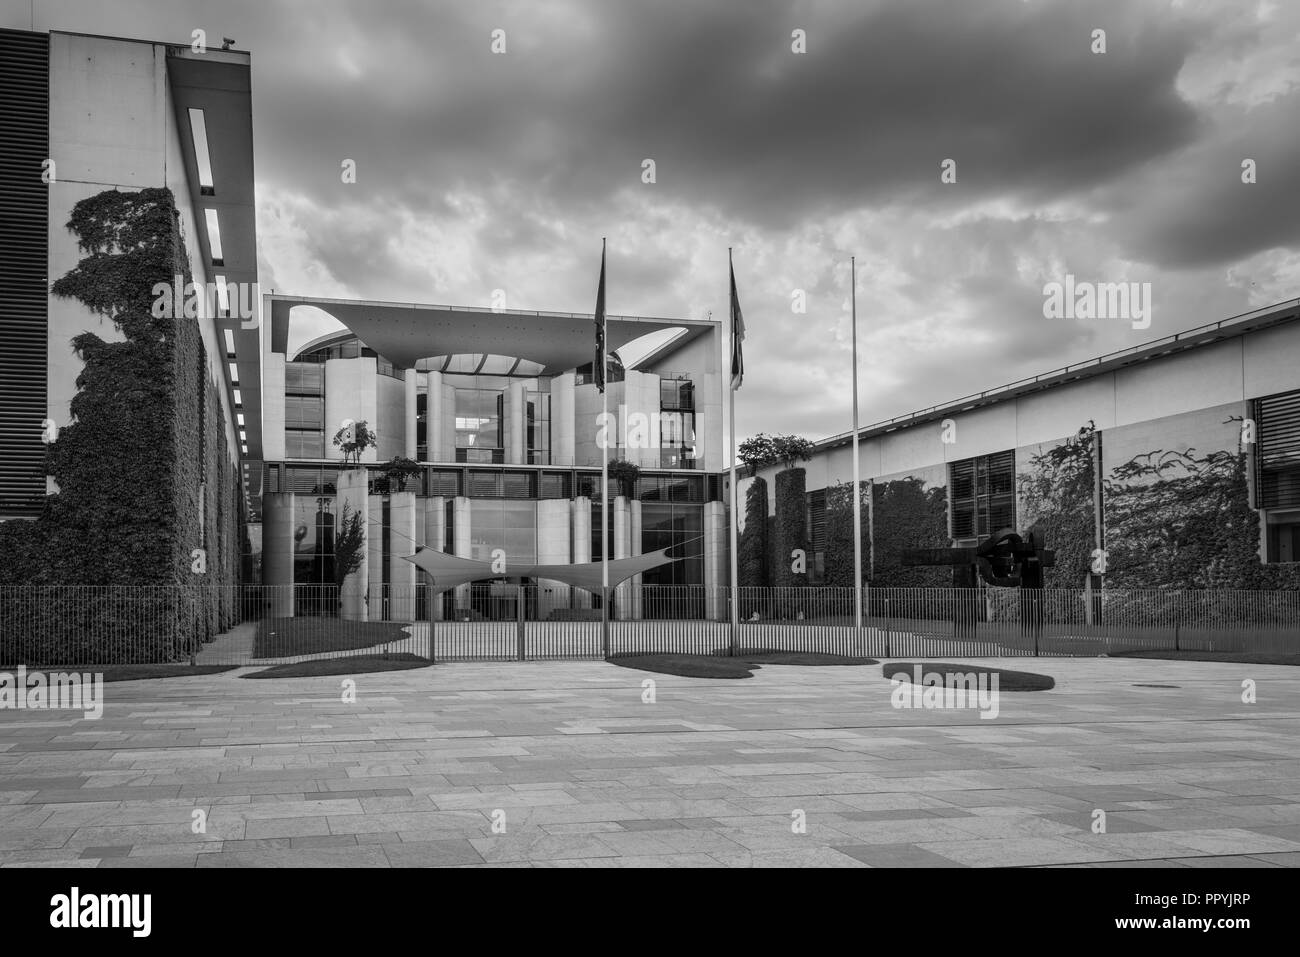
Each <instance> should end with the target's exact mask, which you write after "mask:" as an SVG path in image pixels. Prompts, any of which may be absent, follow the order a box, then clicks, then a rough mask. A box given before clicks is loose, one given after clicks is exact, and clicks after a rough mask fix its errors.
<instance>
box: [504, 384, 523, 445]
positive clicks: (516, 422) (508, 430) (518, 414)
mask: <svg viewBox="0 0 1300 957" xmlns="http://www.w3.org/2000/svg"><path fill="white" fill-rule="evenodd" d="M502 404H503V405H504V406H505V419H506V421H505V422H504V423H502V427H503V429H504V431H505V437H504V441H503V443H502V444H503V445H505V447H506V462H507V463H509V464H510V465H523V464H524V460H525V456H524V437H525V436H526V435H527V429H526V428H525V426H526V425H527V420H528V393H527V392H526V391H525V390H524V384H523V383H522V382H512V383H510V386H509V388H508V389H506V399H505V402H504V403H502Z"/></svg>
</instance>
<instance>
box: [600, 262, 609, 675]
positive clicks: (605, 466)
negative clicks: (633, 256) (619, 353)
mask: <svg viewBox="0 0 1300 957" xmlns="http://www.w3.org/2000/svg"><path fill="white" fill-rule="evenodd" d="M600 273H601V279H602V280H604V279H605V237H604V236H602V237H600ZM606 288H607V287H606ZM607 315H609V305H608V304H605V314H604V315H602V316H601V317H600V318H601V336H600V342H601V349H600V365H601V368H600V378H601V381H602V382H603V383H604V388H602V389H601V390H600V425H601V428H604V429H606V430H607V431H606V432H605V441H604V442H601V443H600V646H601V650H602V651H603V652H604V656H605V657H606V658H608V657H609V432H608V426H609V382H608V381H607V376H608V374H609V360H608V359H607V358H606V356H607V355H608V354H609V339H608V338H606V333H607V332H608V331H609V330H608V326H609V321H608V320H607V319H606V318H605V316H607ZM597 431H598V432H599V430H597Z"/></svg>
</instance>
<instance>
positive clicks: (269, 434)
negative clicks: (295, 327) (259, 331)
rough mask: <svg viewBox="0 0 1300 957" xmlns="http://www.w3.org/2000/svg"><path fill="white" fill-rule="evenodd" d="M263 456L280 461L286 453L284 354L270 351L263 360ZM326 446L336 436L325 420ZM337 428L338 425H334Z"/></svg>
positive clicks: (273, 460) (267, 459) (270, 460)
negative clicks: (330, 430) (329, 429)
mask: <svg viewBox="0 0 1300 957" xmlns="http://www.w3.org/2000/svg"><path fill="white" fill-rule="evenodd" d="M262 370H263V371H262V458H264V459H265V460H266V461H268V462H279V461H281V460H282V459H284V458H285V454H284V354H283V353H279V352H268V353H267V354H266V355H265V356H264V357H263V360H262ZM325 425H326V428H327V432H326V435H325V442H326V447H327V448H328V447H329V444H328V443H329V441H330V440H331V439H332V438H334V433H333V432H329V431H328V426H329V421H328V420H326V422H325ZM334 428H335V429H336V430H337V429H338V426H335V427H334Z"/></svg>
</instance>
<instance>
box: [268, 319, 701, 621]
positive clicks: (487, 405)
mask: <svg viewBox="0 0 1300 957" xmlns="http://www.w3.org/2000/svg"><path fill="white" fill-rule="evenodd" d="M366 356H374V357H375V358H376V360H377V362H378V365H379V372H380V373H381V374H385V375H390V376H393V377H395V378H402V375H401V373H400V372H398V371H395V370H394V369H393V367H392V365H391V364H390V363H388V362H387V360H385V359H384V358H383V357H382V356H376V355H375V353H374V352H373V351H372V350H370V349H368V348H367V347H366V346H365V345H364V344H362V343H361V342H359V341H358V340H356V339H351V340H343V341H339V342H334V343H331V344H328V345H325V346H322V347H319V348H315V349H313V350H312V351H311V352H310V353H308V354H304V355H301V356H300V357H298V358H297V359H296V360H295V361H293V362H286V363H285V388H284V430H285V457H286V459H287V460H289V461H286V462H281V463H275V462H272V463H266V464H265V467H264V468H259V474H260V475H261V477H262V483H261V484H262V485H263V486H264V490H265V492H267V493H268V494H274V493H293V494H294V495H295V502H294V507H293V523H294V544H293V555H294V570H293V571H294V582H295V583H296V584H298V585H302V586H309V587H304V588H303V589H301V590H300V591H299V593H298V599H297V602H298V613H300V614H312V613H325V614H332V613H335V611H334V610H336V608H337V595H336V594H334V593H333V592H332V591H330V589H333V588H334V578H335V575H334V571H335V570H334V560H335V557H334V537H335V522H336V520H337V515H336V513H337V509H338V503H337V499H336V494H337V483H338V474H339V467H340V465H341V463H340V462H338V461H337V459H338V458H339V456H338V452H337V450H336V449H334V448H333V447H332V446H331V444H330V443H331V440H332V437H333V436H332V433H331V430H330V429H329V428H327V423H326V422H325V387H326V382H325V366H324V363H325V362H326V361H327V360H328V359H351V358H360V357H366ZM418 368H419V369H422V370H425V371H426V372H427V371H428V370H432V369H437V370H439V371H440V372H441V374H442V377H441V385H442V386H443V388H444V389H445V390H446V391H445V392H444V393H442V394H441V395H439V396H438V397H437V400H436V401H433V402H431V401H430V395H429V392H428V387H427V381H426V380H427V378H428V376H427V375H421V376H420V377H419V388H418V389H417V392H416V397H415V401H416V410H415V411H416V429H415V433H416V436H415V438H416V450H417V451H416V454H417V459H418V461H420V462H423V463H428V462H431V461H432V456H436V455H437V450H434V449H432V448H431V442H432V437H433V431H434V429H433V428H432V427H431V416H432V413H433V410H434V409H435V408H437V409H442V406H443V403H442V401H441V400H442V398H443V396H444V395H445V396H447V397H448V398H450V399H451V401H452V402H453V403H454V404H453V408H452V409H449V410H442V411H441V413H440V414H442V415H445V416H446V418H445V419H443V421H444V422H446V423H447V426H449V427H450V428H451V429H452V434H450V435H446V434H444V436H443V441H444V442H445V443H446V444H445V446H444V448H447V449H454V454H455V459H454V462H455V463H456V464H454V465H453V464H450V463H444V464H442V465H441V466H439V467H433V466H428V465H426V466H425V467H424V468H423V469H422V473H421V476H420V477H419V479H417V480H416V481H414V482H412V483H410V484H408V486H407V489H408V490H411V491H415V492H416V493H417V495H418V496H419V497H420V500H421V504H420V509H421V511H420V517H419V518H418V519H417V521H419V522H423V521H424V520H425V519H424V517H423V516H424V513H423V507H424V505H423V502H424V500H425V499H426V498H427V497H432V496H442V497H444V498H445V499H447V503H446V516H445V518H446V521H445V523H444V527H445V530H446V531H445V534H446V537H445V540H444V541H443V542H442V543H429V544H431V545H433V544H441V545H442V547H443V548H444V549H445V550H447V551H449V552H450V551H452V550H453V547H454V545H453V543H454V541H455V516H456V509H455V507H454V505H453V503H452V501H451V500H452V499H453V498H455V497H458V496H464V497H466V498H468V499H469V507H470V512H469V524H470V543H471V545H470V547H471V557H473V558H474V559H476V560H479V561H485V562H492V561H493V558H494V555H493V553H494V552H495V551H496V550H498V549H500V550H501V551H503V552H504V554H505V556H506V558H507V562H508V564H507V571H506V572H505V573H504V574H503V577H505V578H508V577H510V576H509V572H508V567H509V563H511V562H513V563H519V564H533V563H535V562H536V561H537V547H538V543H537V535H538V533H537V502H538V501H539V500H543V499H547V500H572V499H574V498H577V497H585V498H587V499H590V500H591V509H592V515H591V560H592V561H599V560H600V556H601V503H600V502H599V501H597V497H598V486H599V481H600V479H599V472H598V471H596V470H593V469H590V468H588V469H576V468H569V467H564V468H559V467H556V468H528V467H527V466H543V467H545V466H550V465H551V461H552V451H553V447H554V437H553V429H552V403H551V392H550V389H551V380H550V379H549V378H547V377H545V376H542V375H539V373H540V372H541V367H540V366H537V365H536V363H528V362H526V361H524V360H517V359H511V358H509V357H501V356H487V355H455V356H446V357H443V358H441V359H436V360H425V361H424V362H422V363H420V364H419V367H418ZM590 375H591V367H590V365H588V366H586V367H584V368H580V369H578V370H577V382H578V384H583V383H584V382H586V381H589V379H590ZM623 379H624V373H623V367H622V365H621V363H619V362H618V360H617V358H616V357H614V356H611V359H610V370H609V380H610V381H611V382H618V381H622V380H623ZM521 385H522V394H523V396H524V400H525V406H524V408H523V410H522V411H523V414H524V416H525V418H524V421H523V423H522V426H523V445H524V458H523V461H522V462H521V463H520V465H516V466H513V467H512V466H510V465H507V464H506V462H505V458H506V456H507V455H508V449H509V446H510V445H511V426H512V423H511V422H510V420H509V415H508V411H509V409H511V408H512V407H513V406H512V405H510V402H511V399H510V396H511V394H512V389H516V388H518V387H519V386H521ZM515 394H518V393H515ZM659 411H660V426H661V428H660V433H659V437H660V439H661V441H663V442H664V443H665V445H666V448H665V449H664V452H663V467H664V468H671V469H687V468H697V467H698V464H699V463H698V462H697V461H696V460H695V459H694V457H693V456H692V455H690V454H689V453H690V452H691V451H692V449H693V447H694V443H695V437H694V429H695V425H696V422H695V415H696V412H695V384H694V383H693V382H692V381H691V379H690V377H689V376H686V375H677V374H667V375H666V376H664V377H663V379H662V382H661V386H660V410H659ZM374 424H377V423H372V425H374ZM611 438H617V435H615V436H611ZM444 454H445V453H444ZM621 454H622V453H621V452H620V451H619V450H617V449H615V450H613V451H612V452H611V459H613V458H617V457H619V456H620V455H621ZM331 460H333V461H331ZM327 463H328V464H327ZM521 466H522V467H521ZM368 471H369V472H370V478H371V485H370V493H371V494H372V495H384V496H385V498H384V500H383V506H382V514H383V518H382V520H381V521H380V522H379V525H378V527H374V526H372V527H371V528H370V534H371V535H372V536H378V537H380V539H381V545H382V548H376V549H374V555H375V558H376V559H378V560H377V561H375V562H373V563H372V565H371V567H370V581H371V582H372V585H373V584H376V583H380V582H382V583H384V584H388V583H391V581H392V578H393V576H394V575H395V574H396V573H397V572H396V569H395V568H394V564H395V563H394V562H393V560H392V556H391V547H390V546H392V545H393V544H394V543H393V541H392V535H393V534H395V531H394V530H393V529H391V528H390V526H389V518H388V516H389V510H390V502H389V499H388V498H387V496H386V493H387V492H388V485H387V482H386V480H384V479H383V477H382V475H381V471H380V466H378V465H370V466H369V467H368ZM719 490H720V486H719V485H718V481H717V478H716V477H715V476H705V475H703V474H698V473H697V474H666V473H651V472H648V473H646V474H644V475H642V477H641V478H640V479H639V480H638V482H637V484H636V487H635V490H634V494H635V498H636V499H637V500H638V501H640V502H641V503H642V529H641V541H640V543H639V544H640V552H642V553H645V552H651V551H655V550H658V549H662V548H670V547H671V548H673V549H674V550H675V554H678V555H680V556H682V557H680V558H679V559H678V560H676V561H674V562H672V563H671V564H669V565H667V566H665V567H663V568H659V569H654V570H652V571H650V572H647V573H645V574H644V575H643V576H642V581H643V584H644V587H645V588H647V589H649V591H648V592H647V594H651V593H652V592H653V591H654V589H657V588H659V589H663V591H662V592H661V595H660V597H661V599H662V600H661V601H650V602H648V603H647V605H646V608H645V614H646V615H647V616H648V617H668V616H670V615H688V614H689V615H697V616H698V614H701V613H702V601H703V599H702V598H701V599H700V602H701V607H700V608H699V609H695V608H693V607H692V608H686V607H681V608H678V607H675V606H674V607H672V608H669V607H668V604H666V603H670V602H669V595H670V594H673V593H675V592H681V591H684V589H680V588H674V589H668V588H667V587H666V586H682V585H702V584H703V581H704V562H703V539H702V536H703V526H704V510H703V505H704V503H705V502H707V501H710V500H712V499H716V498H718V494H719ZM618 491H619V489H618V486H617V483H611V488H610V493H611V499H612V496H613V495H615V494H617V493H618ZM611 521H612V516H611ZM567 534H569V535H571V534H572V526H571V525H570V526H569V527H568V529H567ZM612 537H613V535H612V530H611V539H612ZM410 546H411V551H414V548H415V543H414V542H411V543H410ZM381 555H382V559H379V556H381ZM610 557H611V558H612V557H613V555H612V546H611V556H610ZM513 589H514V585H513V584H512V583H511V584H502V583H498V584H495V585H486V584H484V585H479V586H475V587H474V588H473V589H471V594H472V596H474V597H472V601H473V602H475V605H474V607H475V608H477V607H478V606H477V602H478V601H479V598H483V599H484V600H485V601H488V602H489V603H490V604H492V608H489V607H488V606H487V605H485V606H484V607H483V608H482V609H479V610H480V611H481V612H482V613H483V614H489V613H490V614H491V615H492V617H498V615H497V612H500V611H501V610H502V609H501V608H499V607H496V606H497V605H499V604H500V603H501V602H503V601H504V602H508V603H512V602H513V601H514V600H515V597H514V596H515V592H514V590H513ZM455 594H456V593H455V592H449V593H447V595H446V596H445V600H446V601H447V602H448V603H449V604H448V606H447V610H448V612H449V613H450V612H451V611H453V610H454V598H455ZM462 594H463V593H462ZM595 600H596V601H597V602H598V601H599V598H598V597H596V599H595ZM672 600H673V601H678V600H681V599H680V597H679V598H674V599H672ZM421 601H422V604H421V608H422V610H424V611H427V607H426V606H424V604H423V599H422V600H421ZM586 601H587V603H588V604H590V601H591V600H590V599H587V600H586ZM687 601H688V603H689V602H693V601H694V599H689V600H687ZM327 606H329V607H328V608H327ZM575 607H576V606H575ZM331 609H334V610H331ZM493 609H495V610H493ZM511 614H513V612H511Z"/></svg>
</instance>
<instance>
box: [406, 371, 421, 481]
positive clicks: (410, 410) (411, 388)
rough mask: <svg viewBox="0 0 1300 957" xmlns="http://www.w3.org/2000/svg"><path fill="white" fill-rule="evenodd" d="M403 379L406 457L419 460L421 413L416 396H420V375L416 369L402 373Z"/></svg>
mask: <svg viewBox="0 0 1300 957" xmlns="http://www.w3.org/2000/svg"><path fill="white" fill-rule="evenodd" d="M402 379H403V382H404V383H405V385H406V396H405V398H406V402H405V405H406V416H405V418H404V419H403V424H404V425H405V426H406V457H407V458H408V459H413V460H418V459H419V457H420V456H419V452H418V448H417V444H416V443H417V440H418V434H417V431H416V426H417V424H418V420H419V413H418V406H417V403H416V396H417V395H419V387H418V386H419V373H418V372H416V371H415V370H414V369H407V370H405V371H404V372H403V373H402Z"/></svg>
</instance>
